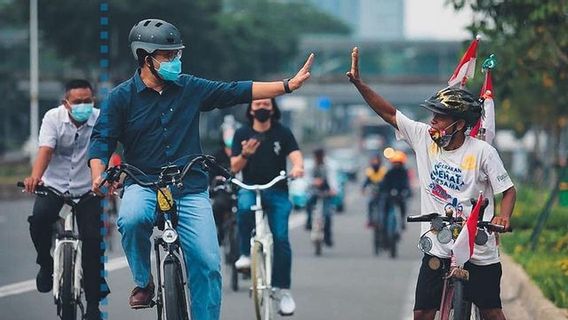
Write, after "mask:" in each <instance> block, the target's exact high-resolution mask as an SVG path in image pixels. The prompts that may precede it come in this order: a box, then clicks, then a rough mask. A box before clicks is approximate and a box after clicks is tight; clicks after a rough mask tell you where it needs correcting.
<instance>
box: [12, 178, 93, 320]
mask: <svg viewBox="0 0 568 320" xmlns="http://www.w3.org/2000/svg"><path fill="white" fill-rule="evenodd" d="M17 186H18V187H20V188H24V187H25V185H24V183H23V182H21V181H19V182H18V183H17ZM34 194H35V195H37V196H40V197H43V196H47V195H48V194H52V195H55V196H57V197H58V198H60V199H61V200H63V203H64V204H66V205H67V206H69V207H70V208H71V210H70V212H69V214H67V215H66V216H65V219H64V220H63V221H64V222H63V224H61V223H60V221H58V222H56V223H55V225H56V227H57V233H56V238H55V246H54V250H53V288H52V290H53V300H54V303H55V305H56V306H57V316H59V317H60V318H61V319H62V320H76V319H77V309H79V311H80V313H81V317H80V319H83V317H84V316H85V308H84V305H83V302H82V301H81V297H82V295H83V287H82V276H83V268H82V265H81V240H80V239H79V234H78V233H77V232H76V231H75V230H76V229H75V228H76V219H75V217H76V209H77V205H78V203H79V202H81V201H84V200H88V199H90V198H92V197H97V195H96V194H94V193H93V192H91V191H89V192H86V193H84V194H82V195H71V194H69V193H62V192H60V191H59V190H57V189H55V188H52V187H49V186H44V185H38V186H37V187H36V190H35V191H34ZM75 200H79V202H75Z"/></svg>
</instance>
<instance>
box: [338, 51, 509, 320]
mask: <svg viewBox="0 0 568 320" xmlns="http://www.w3.org/2000/svg"><path fill="white" fill-rule="evenodd" d="M347 77H348V78H349V80H350V81H351V83H353V84H354V85H355V87H356V88H357V90H358V91H359V93H360V94H361V95H362V96H363V98H364V99H365V101H366V102H367V104H368V105H369V107H370V108H371V109H373V111H375V112H376V113H377V114H378V115H379V116H380V117H381V118H383V119H384V120H385V121H386V122H387V123H389V124H390V125H392V126H393V127H394V128H395V129H396V135H397V138H398V139H404V140H406V141H407V142H408V144H409V145H410V146H411V147H412V148H413V149H414V152H415V154H416V162H417V166H418V178H419V180H420V194H421V212H422V213H424V214H427V213H431V212H437V213H444V212H446V210H445V209H447V208H451V209H452V211H453V214H454V216H458V217H459V216H461V217H467V215H469V213H470V212H471V210H472V207H473V206H472V204H471V203H470V200H469V199H471V198H477V197H478V195H479V192H480V191H482V192H483V193H484V194H485V195H486V197H487V199H489V204H488V206H487V208H486V209H485V213H484V217H483V220H486V221H487V220H492V222H493V223H495V224H500V225H503V226H504V227H505V228H509V224H510V223H509V219H510V217H511V214H512V213H513V207H514V205H515V198H516V191H515V187H514V186H513V182H512V181H511V178H510V177H509V175H508V173H507V171H506V170H505V168H504V166H503V162H502V161H501V158H500V157H499V154H498V153H497V150H495V148H494V147H492V146H491V145H490V144H488V143H487V142H485V141H482V140H478V139H475V138H473V137H470V136H469V135H466V134H465V132H466V130H467V129H468V128H469V127H471V126H473V125H474V124H475V123H476V122H477V120H478V119H479V118H480V116H481V101H479V99H478V98H476V97H474V96H473V95H472V94H471V93H470V92H468V91H467V90H464V89H459V88H455V87H448V88H445V89H442V90H440V91H438V92H437V93H435V94H434V95H433V96H432V97H430V98H429V99H427V100H426V101H425V102H424V104H422V105H421V106H422V107H423V108H425V109H427V110H429V111H431V112H432V114H433V118H432V120H431V121H430V124H429V125H428V124H425V123H420V122H416V121H413V120H411V119H409V118H407V117H406V116H405V115H404V114H402V113H401V112H400V111H398V110H397V109H396V108H395V107H394V106H392V105H391V104H390V103H389V102H388V101H387V100H385V99H384V98H383V97H381V96H380V95H379V94H377V93H376V92H375V91H373V90H372V89H371V88H370V87H369V86H368V85H367V84H365V83H364V82H363V81H362V80H361V78H360V77H359V50H358V48H353V51H352V53H351V70H350V71H349V72H347ZM497 194H503V198H502V201H501V205H500V209H501V210H500V215H499V216H495V212H494V199H493V195H497ZM429 229H430V224H429V223H423V224H422V231H421V232H422V233H421V234H424V233H426V232H427V231H428V230H429ZM431 241H432V248H431V250H430V251H429V252H428V253H427V254H424V257H423V259H422V265H421V267H420V273H419V275H418V281H417V285H416V295H415V304H414V319H420V320H422V319H434V317H435V315H436V310H437V309H438V307H439V306H440V300H441V296H442V288H443V281H444V280H443V273H444V271H443V269H444V268H441V265H442V264H444V265H449V263H450V261H449V257H450V256H451V244H450V243H448V244H446V245H444V244H442V243H440V242H438V241H436V240H435V239H433V240H432V239H431ZM464 268H465V269H466V270H468V272H469V281H468V283H467V286H466V287H465V295H466V296H468V297H469V298H470V299H471V301H472V302H473V303H474V304H475V305H477V307H479V309H480V312H481V315H482V317H483V319H488V320H502V319H505V316H504V314H503V311H502V309H501V298H500V290H501V289H500V282H501V274H502V270H501V263H500V260H499V250H498V247H497V241H496V237H495V234H494V233H492V234H490V235H489V240H488V242H487V243H486V244H485V245H475V247H474V251H473V256H472V257H471V259H470V260H469V261H468V262H467V263H465V266H464Z"/></svg>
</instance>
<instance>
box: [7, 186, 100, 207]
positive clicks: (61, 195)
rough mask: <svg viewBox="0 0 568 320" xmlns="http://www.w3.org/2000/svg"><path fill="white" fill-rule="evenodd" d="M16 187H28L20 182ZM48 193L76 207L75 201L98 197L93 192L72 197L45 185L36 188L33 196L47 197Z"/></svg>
mask: <svg viewBox="0 0 568 320" xmlns="http://www.w3.org/2000/svg"><path fill="white" fill-rule="evenodd" d="M16 186H18V187H19V188H25V187H26V185H25V184H24V182H23V181H18V182H17V183H16ZM48 193H52V194H54V195H55V196H57V197H59V198H61V199H62V200H63V202H65V203H66V204H69V205H71V206H74V205H75V202H74V201H73V200H79V199H87V198H91V197H98V196H97V195H96V194H95V193H94V192H92V191H90V190H89V191H87V192H85V193H83V194H81V195H72V194H68V193H63V192H61V191H59V190H57V189H55V188H53V187H50V186H45V185H38V186H36V190H35V191H34V192H33V194H35V195H38V196H47V194H48Z"/></svg>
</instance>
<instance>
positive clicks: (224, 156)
mask: <svg viewBox="0 0 568 320" xmlns="http://www.w3.org/2000/svg"><path fill="white" fill-rule="evenodd" d="M235 127H236V123H235V118H234V117H233V116H232V115H226V116H225V118H224V121H223V124H221V131H222V134H221V139H220V141H219V147H218V149H217V150H215V151H214V152H213V156H214V157H215V159H216V162H217V164H219V165H220V166H222V167H223V168H229V169H230V168H231V147H232V144H233V137H234V135H235V129H236V128H235ZM223 184H225V178H224V177H223V174H222V173H221V172H218V169H217V168H210V170H209V193H210V194H209V196H210V197H211V200H212V203H211V204H212V208H213V216H214V218H215V225H216V226H217V238H218V240H219V244H221V241H222V239H223V238H224V228H223V226H224V223H225V221H226V219H227V218H229V217H228V215H232V214H233V211H232V209H233V198H232V194H231V193H229V192H228V191H227V190H226V189H225V188H222V189H220V190H217V191H215V187H217V186H219V185H223Z"/></svg>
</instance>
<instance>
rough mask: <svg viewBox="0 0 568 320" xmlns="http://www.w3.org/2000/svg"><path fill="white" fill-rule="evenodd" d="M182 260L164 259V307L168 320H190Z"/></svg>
mask: <svg viewBox="0 0 568 320" xmlns="http://www.w3.org/2000/svg"><path fill="white" fill-rule="evenodd" d="M183 286H184V284H183V276H182V269H181V265H180V262H179V261H178V260H177V259H174V258H172V257H169V258H166V260H165V261H164V307H165V319H166V320H188V319H189V315H188V313H187V301H186V299H185V292H184V287H183Z"/></svg>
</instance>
